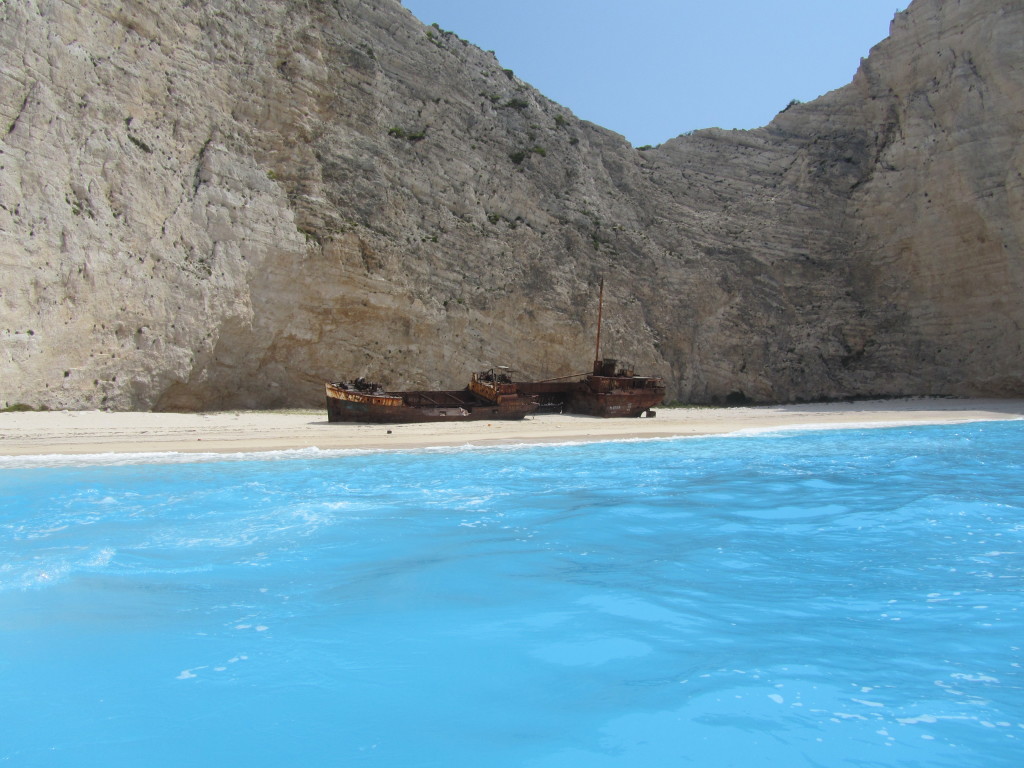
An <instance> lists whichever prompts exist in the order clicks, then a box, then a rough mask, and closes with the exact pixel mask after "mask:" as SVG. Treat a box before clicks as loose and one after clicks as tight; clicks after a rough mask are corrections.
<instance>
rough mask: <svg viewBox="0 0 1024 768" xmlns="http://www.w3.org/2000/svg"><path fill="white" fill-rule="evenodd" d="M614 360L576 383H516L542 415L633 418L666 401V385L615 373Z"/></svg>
mask: <svg viewBox="0 0 1024 768" xmlns="http://www.w3.org/2000/svg"><path fill="white" fill-rule="evenodd" d="M615 362H616V361H614V360H598V361H596V362H595V364H594V373H593V374H588V375H586V376H584V377H583V378H582V379H579V380H577V381H560V380H554V381H538V382H517V383H516V387H517V388H518V391H519V392H520V393H522V394H524V395H530V396H532V397H536V398H537V400H538V402H539V404H540V409H541V410H542V411H552V410H557V411H561V412H563V413H577V414H581V415H586V416H600V417H602V418H615V417H620V418H622V417H624V418H636V417H638V416H642V415H644V413H648V414H649V415H653V414H651V413H650V409H651V408H653V407H654V406H656V405H658V404H660V403H661V401H662V400H664V399H665V385H664V383H662V380H661V379H660V378H657V377H655V376H634V375H633V372H632V370H628V371H627V370H617V369H616V365H615Z"/></svg>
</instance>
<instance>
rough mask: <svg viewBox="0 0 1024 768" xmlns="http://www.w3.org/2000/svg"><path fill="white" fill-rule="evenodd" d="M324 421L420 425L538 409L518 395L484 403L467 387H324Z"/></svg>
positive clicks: (494, 417)
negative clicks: (388, 389) (387, 389)
mask: <svg viewBox="0 0 1024 768" xmlns="http://www.w3.org/2000/svg"><path fill="white" fill-rule="evenodd" d="M326 389H327V420H328V421H330V422H364V423H371V424H413V423H421V422H445V421H476V420H484V419H486V420H512V419H522V418H524V417H526V416H528V415H529V414H531V413H533V412H535V411H536V410H537V402H536V401H535V400H533V399H532V398H529V397H525V396H520V395H519V394H518V393H514V392H513V393H502V394H501V396H500V397H499V398H498V399H497V400H495V401H493V402H492V401H488V400H485V399H484V398H483V397H481V396H480V395H478V394H477V393H476V392H474V391H471V390H470V389H469V388H467V389H462V390H436V391H435V390H420V391H410V392H384V393H380V394H374V393H364V392H356V391H352V390H350V389H346V388H343V387H340V386H338V385H337V384H327V385H326Z"/></svg>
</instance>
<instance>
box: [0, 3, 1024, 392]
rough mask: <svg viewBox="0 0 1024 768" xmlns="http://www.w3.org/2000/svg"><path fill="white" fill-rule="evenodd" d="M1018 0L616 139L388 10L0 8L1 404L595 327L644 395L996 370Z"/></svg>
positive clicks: (492, 349)
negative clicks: (852, 68)
mask: <svg viewBox="0 0 1024 768" xmlns="http://www.w3.org/2000/svg"><path fill="white" fill-rule="evenodd" d="M1022 73H1024V7H1022V6H1021V4H1020V3H1019V2H1009V1H1007V0H978V1H977V2H971V3H961V2H957V1H955V0H915V2H914V3H913V4H912V5H911V6H910V8H909V9H908V10H907V11H905V12H903V13H899V14H897V16H896V17H895V19H894V21H893V25H892V32H891V36H890V37H889V38H888V39H887V40H885V41H883V42H882V43H880V44H879V45H878V46H876V47H875V48H874V49H873V50H872V52H871V55H870V56H869V57H868V58H867V59H865V60H864V61H863V62H862V65H861V67H860V70H859V72H858V73H857V75H856V77H855V79H854V81H853V82H852V83H851V84H850V85H848V86H846V87H843V88H840V89H839V90H836V91H833V92H831V93H829V94H827V95H826V96H824V97H822V98H820V99H818V100H816V101H814V102H812V103H808V104H802V105H794V106H792V107H790V108H788V109H786V110H785V111H784V112H782V113H780V114H779V115H778V117H777V118H776V119H775V120H774V121H773V122H772V123H771V124H770V125H768V126H766V127H765V128H761V129H758V130H754V131H721V130H717V129H711V130H706V131H698V132H695V133H693V134H691V135H687V136H681V137H679V138H677V139H673V140H672V141H669V142H667V143H665V144H664V145H662V146H660V147H656V148H653V149H648V150H643V151H641V150H637V149H634V148H632V147H631V146H630V145H629V144H628V143H627V142H626V141H625V140H624V139H623V138H622V137H620V136H618V135H617V134H614V133H612V132H610V131H607V130H604V129H602V128H600V127H597V126H594V125H592V124H588V123H586V122H583V121H580V120H578V119H577V118H575V117H574V116H573V115H572V114H571V113H570V112H569V111H568V110H566V109H564V108H563V107H561V106H559V105H557V104H555V103H553V102H551V101H549V100H548V99H545V98H544V97H543V96H542V95H541V94H540V93H538V92H537V91H536V90H534V89H533V88H531V87H530V86H529V85H527V84H526V83H523V82H521V81H520V80H519V79H517V78H516V77H515V75H514V73H512V72H509V71H507V70H503V69H502V66H501V64H500V63H499V62H498V60H497V59H496V58H495V57H494V56H493V55H492V54H490V53H487V52H484V51H481V50H479V49H478V48H476V47H475V46H473V45H472V44H470V43H468V42H466V41H463V40H460V39H459V38H458V37H457V36H456V35H454V34H452V33H447V32H444V31H443V30H439V29H436V28H434V27H427V26H424V25H423V24H421V23H420V22H419V21H417V20H416V19H415V18H414V17H413V16H412V15H411V14H409V12H408V11H407V10H405V9H404V8H402V6H401V5H400V4H399V3H398V2H397V0H335V2H329V3H328V2H324V3H305V2H273V3H270V2H242V0H213V1H211V2H204V3H193V2H171V1H170V0H160V1H159V2H145V3H143V2H133V1H128V2H125V1H124V0H118V1H116V2H115V1H114V0H109V1H107V2H103V1H102V0H100V1H91V2H88V3H85V2H76V1H75V0H19V1H18V2H14V3H11V2H9V3H4V4H0V269H2V274H3V277H2V281H0V348H2V354H0V406H2V405H5V404H9V403H15V402H22V403H27V404H30V405H34V406H40V405H46V406H48V407H51V408H95V407H109V408H118V409H128V408H135V409H150V408H156V409H219V408H238V407H256V408H264V407H276V406H285V405H315V404H319V403H320V402H321V401H322V381H324V380H329V379H335V378H338V377H341V376H356V375H366V376H369V377H371V378H373V379H376V380H383V381H384V382H385V383H386V384H389V385H391V386H402V387H428V386H442V385H443V386H456V385H461V383H462V382H464V381H465V380H466V379H467V377H468V373H469V371H471V370H474V369H476V368H478V367H480V366H483V365H485V364H487V363H493V364H507V365H512V366H513V367H515V368H517V369H518V370H520V371H522V372H523V373H524V374H525V375H526V376H536V377H540V376H556V375H562V374H569V373H573V372H576V371H582V370H586V369H587V368H589V365H590V360H591V358H592V356H593V332H594V323H595V319H596V318H595V315H596V295H597V285H598V283H599V281H600V279H601V278H602V277H604V279H605V296H606V303H605V310H606V311H605V319H606V323H605V328H604V337H603V342H604V343H603V351H604V352H605V353H606V354H608V355H609V356H618V357H621V358H626V359H628V360H630V361H632V362H633V363H635V365H636V367H637V368H638V369H640V370H642V371H643V372H651V373H657V374H661V375H663V376H665V377H666V379H667V380H668V382H669V388H670V398H671V399H678V400H684V401H692V402H712V401H724V400H726V399H727V398H728V397H729V396H730V395H731V396H732V397H733V398H734V399H736V398H739V397H741V396H742V397H745V398H751V399H753V400H757V401H791V400H797V399H818V398H834V397H846V396H867V395H906V394H947V395H995V396H1001V395H1017V396H1020V395H1024V355H1022V354H1021V326H1022V324H1024V257H1022V249H1021V246H1022V241H1024V216H1022V214H1021V211H1024V175H1022V173H1024V140H1022V137H1024V74H1022Z"/></svg>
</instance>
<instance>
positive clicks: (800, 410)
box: [0, 398, 1024, 456]
mask: <svg viewBox="0 0 1024 768" xmlns="http://www.w3.org/2000/svg"><path fill="white" fill-rule="evenodd" d="M1018 418H1024V400H960V399H931V398H914V399H906V400H882V401H867V402H859V403H829V404H811V405H785V406H762V407H755V408H660V409H658V411H657V416H656V417H655V418H653V419H646V418H644V419H597V418H592V417H586V416H563V415H542V416H533V417H528V418H527V419H525V420H523V421H491V422H487V421H470V422H462V423H458V424H392V425H383V424H329V423H328V422H327V416H326V412H325V411H315V410H309V411H240V412H226V413H203V414H182V413H104V412H100V411H53V412H42V413H38V412H31V413H0V455H6V456H22V455H29V454H53V453H64V454H93V453H136V452H158V451H186V452H218V453H241V452H250V451H270V450H285V449H297V448H310V447H316V448H320V449H325V450H326V449H338V448H366V449H376V448H420V447H427V446H442V445H469V444H471V445H494V444H502V443H544V442H574V441H582V440H617V439H631V438H654V437H678V436H686V435H710V434H723V433H727V432H737V431H740V430H748V429H777V428H792V427H804V428H806V427H818V426H821V427H827V426H847V427H856V426H881V425H904V424H905V425H910V424H950V423H962V422H970V421H991V420H998V419H1018Z"/></svg>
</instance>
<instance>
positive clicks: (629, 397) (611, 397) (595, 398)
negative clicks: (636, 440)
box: [566, 386, 665, 418]
mask: <svg viewBox="0 0 1024 768" xmlns="http://www.w3.org/2000/svg"><path fill="white" fill-rule="evenodd" d="M664 399H665V388H664V387H658V388H647V389H612V390H610V391H607V392H600V391H594V390H593V389H592V388H590V387H587V386H582V387H579V388H578V389H575V390H573V391H572V392H570V393H569V397H568V400H567V402H566V411H567V412H568V413H579V414H585V415H588V416H601V417H602V418H615V417H624V418H637V417H639V416H642V415H643V414H644V413H645V412H646V411H649V410H650V409H651V408H653V407H654V406H656V405H659V404H660V403H661V401H662V400H664Z"/></svg>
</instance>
